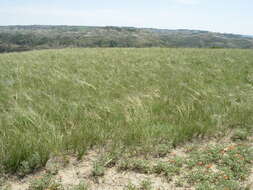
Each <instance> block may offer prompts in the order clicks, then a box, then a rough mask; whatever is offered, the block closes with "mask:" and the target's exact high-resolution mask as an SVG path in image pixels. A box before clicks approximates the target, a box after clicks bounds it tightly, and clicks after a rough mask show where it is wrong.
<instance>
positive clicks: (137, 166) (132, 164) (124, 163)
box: [118, 159, 152, 173]
mask: <svg viewBox="0 0 253 190" xmlns="http://www.w3.org/2000/svg"><path fill="white" fill-rule="evenodd" d="M118 169H119V170H122V171H123V170H132V171H135V172H139V173H150V172H151V171H152V168H151V166H150V163H149V162H148V161H146V160H140V159H125V160H121V161H120V163H119V165H118Z"/></svg>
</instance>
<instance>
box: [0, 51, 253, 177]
mask: <svg viewBox="0 0 253 190" xmlns="http://www.w3.org/2000/svg"><path fill="white" fill-rule="evenodd" d="M252 105H253V51H252V50H210V49H160V48H151V49H65V50H46V51H45V50H44V51H33V52H26V53H11V54H2V55H0V169H1V168H2V170H3V171H4V172H16V171H18V170H20V168H22V167H26V166H27V165H28V167H30V168H36V167H38V166H43V165H44V164H45V163H46V161H47V159H48V158H49V156H50V154H54V153H62V152H75V153H77V154H78V155H79V156H82V155H83V153H84V152H85V151H86V150H87V149H89V148H92V147H93V146H95V145H105V144H107V143H112V144H115V145H121V146H123V147H130V146H140V147H141V146H150V145H156V144H158V143H173V144H174V145H177V144H178V143H181V142H184V141H187V140H190V139H192V138H194V137H197V136H204V135H210V134H214V133H216V132H218V131H222V132H223V131H225V130H226V129H228V128H231V127H246V128H250V127H252V124H253V106H252ZM1 166H2V167H1Z"/></svg>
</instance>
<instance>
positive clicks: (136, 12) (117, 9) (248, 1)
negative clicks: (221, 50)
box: [0, 0, 253, 35]
mask: <svg viewBox="0 0 253 190" xmlns="http://www.w3.org/2000/svg"><path fill="white" fill-rule="evenodd" d="M30 24H46V25H87V26H90V25H92V26H135V27H153V28H166V29H200V30H209V31H214V32H226V33H239V34H250V35H253V0H0V25H30Z"/></svg>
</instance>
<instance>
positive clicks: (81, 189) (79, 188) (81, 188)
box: [68, 182, 89, 190]
mask: <svg viewBox="0 0 253 190" xmlns="http://www.w3.org/2000/svg"><path fill="white" fill-rule="evenodd" d="M88 189H89V187H88V185H86V184H85V183H84V182H81V183H79V184H78V185H74V186H72V187H71V188H69V189H68V190H88Z"/></svg>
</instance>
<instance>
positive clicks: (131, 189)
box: [124, 183, 138, 190]
mask: <svg viewBox="0 0 253 190" xmlns="http://www.w3.org/2000/svg"><path fill="white" fill-rule="evenodd" d="M124 190H138V187H137V186H136V185H134V184H132V183H129V184H128V185H127V186H126V187H125V188H124Z"/></svg>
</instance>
